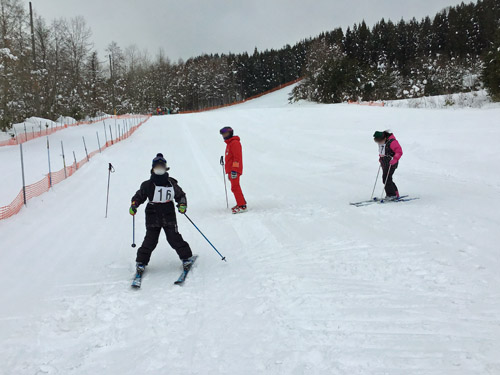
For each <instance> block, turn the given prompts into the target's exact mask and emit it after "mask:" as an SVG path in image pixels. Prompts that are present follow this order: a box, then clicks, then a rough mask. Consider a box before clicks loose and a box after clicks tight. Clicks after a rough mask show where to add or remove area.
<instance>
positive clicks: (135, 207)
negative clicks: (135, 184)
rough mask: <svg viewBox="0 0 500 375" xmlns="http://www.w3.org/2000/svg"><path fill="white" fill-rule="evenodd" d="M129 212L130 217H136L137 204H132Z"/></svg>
mask: <svg viewBox="0 0 500 375" xmlns="http://www.w3.org/2000/svg"><path fill="white" fill-rule="evenodd" d="M128 212H130V215H132V216H134V215H135V214H136V213H137V206H136V205H135V202H132V205H131V206H130V209H129V210H128Z"/></svg>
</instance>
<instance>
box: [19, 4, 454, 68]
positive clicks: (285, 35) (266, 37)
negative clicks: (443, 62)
mask: <svg viewBox="0 0 500 375" xmlns="http://www.w3.org/2000/svg"><path fill="white" fill-rule="evenodd" d="M27 1H28V0H26V2H27ZM32 2H33V7H34V10H35V12H36V13H38V14H40V15H41V16H43V17H44V18H45V19H46V20H48V21H52V20H53V19H55V18H59V17H65V18H71V17H74V16H78V15H81V16H83V17H84V18H85V19H86V21H87V23H88V24H89V26H90V27H91V28H92V32H93V42H94V45H95V48H97V49H98V51H99V52H100V53H101V54H104V50H105V48H106V46H107V45H108V44H109V43H110V42H111V41H116V42H117V43H118V44H119V45H120V46H121V47H122V48H125V47H127V46H129V45H131V44H136V45H137V46H138V47H139V48H140V49H147V50H148V51H149V52H150V54H152V55H154V54H156V53H157V52H158V50H159V49H160V48H163V49H164V51H165V52H166V54H167V56H168V57H170V59H171V60H173V61H176V60H177V59H179V58H183V59H186V58H189V57H192V56H196V55H199V54H201V53H216V52H218V53H227V52H230V51H231V52H243V51H249V52H252V51H253V49H254V48H255V47H257V48H258V49H266V48H280V47H282V46H283V45H285V44H292V45H293V44H294V43H295V42H297V41H299V40H300V39H303V38H307V37H309V36H315V35H317V34H319V33H320V32H321V31H327V30H332V29H334V28H335V27H338V26H342V27H343V28H344V29H345V28H346V27H347V26H349V25H352V24H353V23H358V22H361V21H362V20H363V19H364V20H365V21H366V22H367V24H368V25H370V26H371V25H373V24H374V23H375V22H376V21H378V20H379V19H381V18H382V17H384V18H385V19H386V20H387V19H389V18H390V19H392V20H396V21H397V20H399V19H401V17H404V18H405V19H408V18H411V17H413V16H415V17H417V18H418V19H420V18H422V17H423V16H426V15H431V16H433V15H434V14H435V13H437V12H438V11H440V10H441V9H443V8H445V7H447V6H450V5H456V4H459V3H460V2H461V1H456V0H378V1H377V0H357V1H355V2H353V1H345V0H342V1H340V0H246V1H243V0H232V1H231V0H32Z"/></svg>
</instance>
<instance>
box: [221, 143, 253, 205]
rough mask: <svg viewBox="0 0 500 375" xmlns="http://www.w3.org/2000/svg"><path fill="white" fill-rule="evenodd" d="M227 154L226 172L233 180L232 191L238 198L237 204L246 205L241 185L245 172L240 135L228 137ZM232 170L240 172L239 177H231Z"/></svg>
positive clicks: (230, 179)
mask: <svg viewBox="0 0 500 375" xmlns="http://www.w3.org/2000/svg"><path fill="white" fill-rule="evenodd" d="M224 142H226V145H227V146H226V156H225V165H226V173H227V174H228V175H229V181H231V191H232V192H233V194H234V197H235V198H236V204H237V205H238V206H245V205H246V204H247V202H246V201H245V197H244V196H243V192H242V191H241V186H240V177H241V175H242V174H243V155H242V152H241V143H240V137H238V136H234V137H231V138H229V139H226V140H225V141H224ZM231 172H236V173H238V177H237V178H235V179H232V178H231Z"/></svg>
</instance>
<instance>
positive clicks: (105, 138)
mask: <svg viewBox="0 0 500 375" xmlns="http://www.w3.org/2000/svg"><path fill="white" fill-rule="evenodd" d="M103 125H104V140H105V141H106V146H107V145H108V135H107V134H106V121H103Z"/></svg>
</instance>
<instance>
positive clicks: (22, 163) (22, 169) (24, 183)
mask: <svg viewBox="0 0 500 375" xmlns="http://www.w3.org/2000/svg"><path fill="white" fill-rule="evenodd" d="M19 149H20V150H21V173H22V175H23V199H24V205H25V206H26V180H25V179H24V158H23V144H22V143H21V144H20V145H19Z"/></svg>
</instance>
